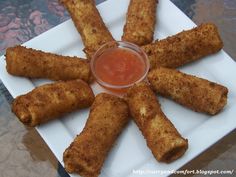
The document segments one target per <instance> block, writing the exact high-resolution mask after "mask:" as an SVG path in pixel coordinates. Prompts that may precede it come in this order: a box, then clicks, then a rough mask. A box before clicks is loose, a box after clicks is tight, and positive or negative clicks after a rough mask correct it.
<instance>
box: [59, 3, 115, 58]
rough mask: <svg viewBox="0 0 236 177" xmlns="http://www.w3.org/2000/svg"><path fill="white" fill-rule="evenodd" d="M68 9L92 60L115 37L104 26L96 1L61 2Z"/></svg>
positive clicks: (85, 49)
mask: <svg viewBox="0 0 236 177" xmlns="http://www.w3.org/2000/svg"><path fill="white" fill-rule="evenodd" d="M60 1H61V3H62V4H63V5H64V6H65V7H66V8H67V10H68V12H69V13H70V15H71V18H72V20H73V22H74V24H75V26H76V28H77V30H78V31H79V33H80V35H81V37H82V41H83V43H84V45H85V48H84V52H85V53H86V54H87V57H88V58H91V57H92V56H93V54H94V53H95V51H96V50H97V49H98V48H99V47H100V46H101V45H102V44H104V43H106V42H109V41H113V40H114V39H113V37H112V35H111V33H110V32H109V30H108V29H107V27H106V25H105V24H104V22H103V20H102V18H101V16H100V14H99V11H98V10H97V8H96V6H95V1H94V0H60Z"/></svg>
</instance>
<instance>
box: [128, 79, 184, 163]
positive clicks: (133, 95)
mask: <svg viewBox="0 0 236 177" xmlns="http://www.w3.org/2000/svg"><path fill="white" fill-rule="evenodd" d="M127 102H128V105H129V109H130V113H131V115H132V117H133V119H134V121H135V122H136V124H137V125H138V127H139V129H140V130H141V132H142V134H143V136H144V138H145V139H146V142H147V145H148V147H149V148H150V150H151V151H152V153H153V155H154V157H155V158H156V159H157V160H158V161H160V162H166V163H169V162H172V161H174V160H176V159H178V158H180V157H181V156H182V155H183V154H184V153H185V151H186V150H187V148H188V141H187V139H184V138H183V137H182V136H181V135H180V134H179V132H178V131H177V130H176V128H175V127H174V125H173V124H172V123H171V121H170V120H169V119H168V118H167V117H166V116H165V114H164V113H163V112H162V110H161V105H160V104H159V102H158V100H157V97H156V96H155V94H154V92H153V91H152V90H151V89H150V87H149V85H148V84H147V83H145V82H141V83H139V84H136V85H134V86H133V87H131V88H130V89H129V90H128V92H127Z"/></svg>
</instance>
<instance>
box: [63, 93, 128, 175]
mask: <svg viewBox="0 0 236 177" xmlns="http://www.w3.org/2000/svg"><path fill="white" fill-rule="evenodd" d="M128 112H129V110H128V105H127V104H126V102H125V101H124V100H123V99H121V98H118V97H116V96H113V95H109V94H106V93H101V94H98V95H97V96H96V97H95V101H94V103H93V105H92V107H91V110H90V114H89V118H88V120H87V122H86V125H85V127H84V129H83V131H82V132H81V133H80V135H78V136H77V137H76V138H75V140H74V142H73V143H71V145H70V146H69V147H68V148H67V149H66V150H65V152H64V155H63V160H64V163H65V169H66V171H67V172H69V173H78V174H79V175H81V176H83V177H97V176H98V175H99V174H100V171H101V168H102V165H103V163H104V161H105V158H106V156H107V154H108V152H109V151H110V149H111V147H112V145H113V144H114V142H115V140H116V138H117V137H118V135H119V134H120V133H121V131H122V130H123V128H124V126H125V125H126V124H127V122H128V120H129V118H128Z"/></svg>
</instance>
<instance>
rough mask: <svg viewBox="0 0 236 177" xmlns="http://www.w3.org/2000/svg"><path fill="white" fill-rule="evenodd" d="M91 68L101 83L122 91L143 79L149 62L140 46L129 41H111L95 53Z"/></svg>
mask: <svg viewBox="0 0 236 177" xmlns="http://www.w3.org/2000/svg"><path fill="white" fill-rule="evenodd" d="M91 69H92V72H93V75H94V76H95V78H96V80H97V82H98V83H99V84H100V85H102V86H103V87H105V88H107V89H110V90H113V91H114V90H115V91H121V90H124V89H126V88H128V87H130V86H132V85H133V84H134V83H137V82H140V81H142V80H143V79H144V78H145V76H146V74H147V72H148V70H149V63H148V59H147V56H146V54H145V53H144V52H143V51H142V50H141V49H140V48H139V47H138V46H136V45H134V44H131V43H128V42H110V43H107V44H105V45H103V46H102V47H101V48H100V49H99V50H98V51H97V52H96V53H95V55H94V57H93V58H92V60H91Z"/></svg>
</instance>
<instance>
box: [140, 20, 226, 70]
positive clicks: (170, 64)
mask: <svg viewBox="0 0 236 177" xmlns="http://www.w3.org/2000/svg"><path fill="white" fill-rule="evenodd" d="M222 48H223V42H222V40H221V38H220V35H219V32H218V30H217V27H216V26H215V25H214V24H210V23H206V24H202V25H200V26H198V27H196V28H193V29H191V30H187V31H183V32H181V33H178V34H176V35H174V36H171V37H167V38H166V39H163V40H160V41H156V42H154V43H151V44H148V45H145V46H143V47H142V49H143V50H144V51H145V52H146V54H147V55H148V57H149V61H150V65H151V68H155V67H158V66H163V67H167V68H177V67H179V66H182V65H184V64H187V63H190V62H193V61H195V60H198V59H200V58H203V57H205V56H207V55H210V54H213V53H216V52H218V51H219V50H220V49H222Z"/></svg>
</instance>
